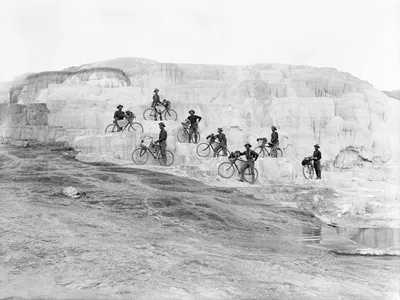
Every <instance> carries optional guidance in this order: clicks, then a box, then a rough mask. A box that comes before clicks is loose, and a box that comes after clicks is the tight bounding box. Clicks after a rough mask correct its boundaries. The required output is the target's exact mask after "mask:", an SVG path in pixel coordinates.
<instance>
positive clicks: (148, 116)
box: [143, 108, 156, 121]
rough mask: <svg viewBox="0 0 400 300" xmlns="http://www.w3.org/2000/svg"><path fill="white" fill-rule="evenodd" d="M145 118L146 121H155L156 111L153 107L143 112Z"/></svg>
mask: <svg viewBox="0 0 400 300" xmlns="http://www.w3.org/2000/svg"><path fill="white" fill-rule="evenodd" d="M143 119H145V120H146V121H155V120H156V113H155V111H154V109H153V108H148V109H146V110H145V111H144V112H143Z"/></svg>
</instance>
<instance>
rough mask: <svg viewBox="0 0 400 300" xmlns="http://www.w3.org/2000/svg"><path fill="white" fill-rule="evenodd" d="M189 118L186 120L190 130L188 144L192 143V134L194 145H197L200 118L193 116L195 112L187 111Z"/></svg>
mask: <svg viewBox="0 0 400 300" xmlns="http://www.w3.org/2000/svg"><path fill="white" fill-rule="evenodd" d="M189 115H190V116H189V117H187V119H188V120H189V121H190V130H189V143H191V142H192V136H193V134H194V143H195V144H197V142H198V140H197V137H198V132H199V122H200V121H201V117H200V116H196V115H195V111H194V110H193V109H191V110H189Z"/></svg>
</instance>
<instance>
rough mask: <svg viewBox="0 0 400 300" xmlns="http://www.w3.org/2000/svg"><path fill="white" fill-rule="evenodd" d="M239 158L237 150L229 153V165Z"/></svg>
mask: <svg viewBox="0 0 400 300" xmlns="http://www.w3.org/2000/svg"><path fill="white" fill-rule="evenodd" d="M239 157H240V151H239V150H236V151H234V152H231V154H230V155H229V157H228V160H229V161H230V162H231V163H233V162H235V161H236V160H238V159H239Z"/></svg>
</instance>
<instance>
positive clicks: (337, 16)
mask: <svg viewBox="0 0 400 300" xmlns="http://www.w3.org/2000/svg"><path fill="white" fill-rule="evenodd" d="M0 38H1V40H2V43H1V46H0V81H7V80H11V79H12V78H13V77H14V76H16V75H19V74H22V73H27V72H41V71H51V70H59V69H63V68H66V67H69V66H74V65H81V64H85V63H90V62H95V61H101V60H107V59H112V58H117V57H141V58H148V59H152V60H156V61H159V62H175V63H198V64H221V65H247V64H255V63H285V64H295V65H310V66H315V67H332V68H336V69H338V70H340V71H344V72H349V73H351V74H353V75H354V76H356V77H358V78H360V79H363V80H367V81H368V82H370V83H371V84H373V85H374V87H376V88H378V89H381V90H393V89H400V0H112V1H111V0H93V1H92V0H79V1H77V0H64V1H62V0H0Z"/></svg>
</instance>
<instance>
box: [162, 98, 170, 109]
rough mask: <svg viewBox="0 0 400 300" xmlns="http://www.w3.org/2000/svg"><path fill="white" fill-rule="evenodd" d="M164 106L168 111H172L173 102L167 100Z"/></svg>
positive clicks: (164, 101)
mask: <svg viewBox="0 0 400 300" xmlns="http://www.w3.org/2000/svg"><path fill="white" fill-rule="evenodd" d="M162 103H163V105H164V107H165V108H166V109H170V108H171V101H168V100H167V99H164V100H163V102H162Z"/></svg>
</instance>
